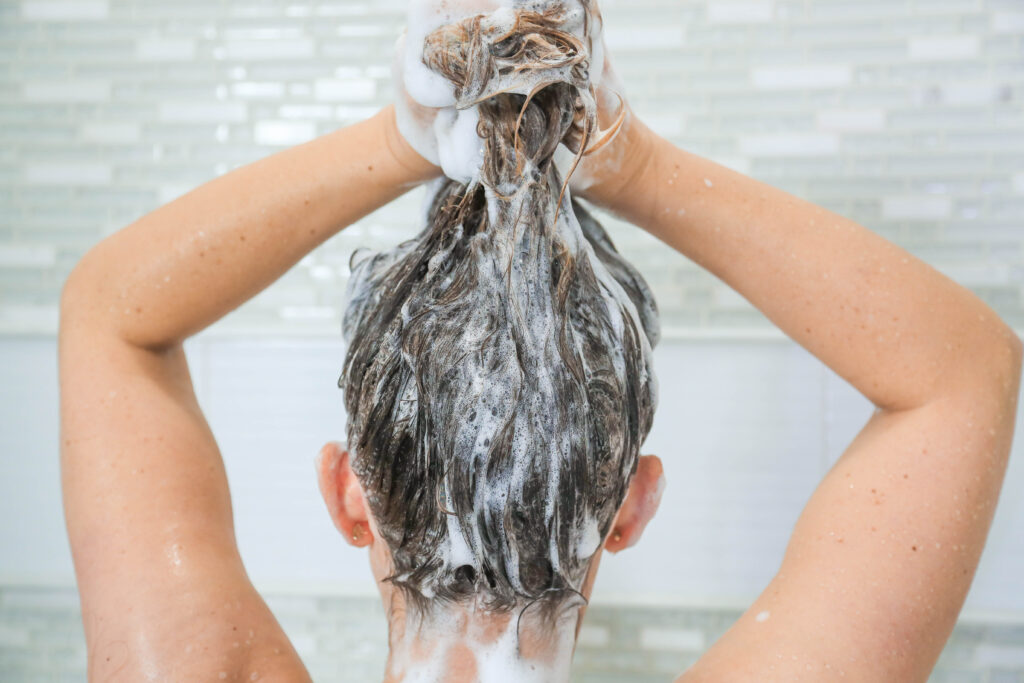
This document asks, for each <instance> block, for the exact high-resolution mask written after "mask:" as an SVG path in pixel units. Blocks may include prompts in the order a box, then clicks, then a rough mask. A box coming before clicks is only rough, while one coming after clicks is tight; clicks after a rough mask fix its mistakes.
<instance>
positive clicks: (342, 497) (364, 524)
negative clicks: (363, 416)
mask: <svg viewBox="0 0 1024 683" xmlns="http://www.w3.org/2000/svg"><path fill="white" fill-rule="evenodd" d="M316 470H317V479H318V481H319V484H320V493H321V495H322V496H323V498H324V503H326V505H327V512H328V514H329V515H330V516H331V521H333V522H334V526H335V528H337V529H338V531H339V532H341V535H342V536H344V538H345V540H346V541H347V542H348V543H349V545H353V546H356V547H359V548H361V547H364V546H367V545H370V543H372V542H373V534H372V532H371V531H370V525H369V520H368V517H367V513H366V505H365V502H364V499H363V492H362V489H361V488H360V487H359V481H358V479H357V478H356V476H355V473H354V472H353V471H352V468H351V466H350V463H349V453H348V451H347V449H346V448H345V445H344V444H341V443H338V442H336V441H331V442H329V443H327V444H325V445H324V447H323V448H321V449H320V453H319V454H318V455H317V457H316Z"/></svg>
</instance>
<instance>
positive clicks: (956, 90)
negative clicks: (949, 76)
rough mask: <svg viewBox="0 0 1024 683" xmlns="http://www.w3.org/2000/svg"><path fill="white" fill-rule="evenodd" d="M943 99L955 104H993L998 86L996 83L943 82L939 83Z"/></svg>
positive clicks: (947, 102)
mask: <svg viewBox="0 0 1024 683" xmlns="http://www.w3.org/2000/svg"><path fill="white" fill-rule="evenodd" d="M939 90H940V92H941V93H942V101H943V102H945V103H946V104H955V105H980V104H991V103H993V102H995V100H996V94H997V92H998V86H997V85H996V84H995V83H984V82H982V83H973V82H962V83H943V84H941V85H939Z"/></svg>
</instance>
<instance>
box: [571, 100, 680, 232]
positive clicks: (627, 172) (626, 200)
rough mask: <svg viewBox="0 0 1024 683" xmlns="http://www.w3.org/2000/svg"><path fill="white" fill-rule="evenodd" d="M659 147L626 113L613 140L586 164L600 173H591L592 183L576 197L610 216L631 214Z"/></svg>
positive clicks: (636, 120) (637, 119)
mask: <svg viewBox="0 0 1024 683" xmlns="http://www.w3.org/2000/svg"><path fill="white" fill-rule="evenodd" d="M660 147H661V146H660V145H659V144H658V143H657V135H656V134H655V133H654V131H652V130H651V129H650V128H648V127H647V126H646V125H645V124H644V123H643V121H641V120H640V119H639V118H638V117H637V116H636V115H635V114H634V113H633V111H632V110H631V109H627V114H626V120H625V121H624V122H623V124H622V128H621V129H620V130H619V132H618V134H617V135H616V137H615V139H614V140H613V141H612V142H611V144H609V145H608V146H607V147H606V148H605V149H602V150H598V151H597V152H595V153H594V155H593V157H591V159H590V160H589V161H588V165H589V166H590V167H592V168H595V169H600V172H599V173H594V174H593V175H594V178H593V180H592V182H590V183H589V185H587V187H586V188H585V189H583V190H582V191H580V192H578V193H577V194H579V195H580V196H581V197H583V198H585V199H587V200H589V201H591V202H593V203H594V204H597V205H598V206H601V207H603V208H605V209H607V210H609V211H611V212H613V213H616V214H619V215H623V214H625V213H631V207H632V206H633V205H634V204H636V200H637V199H638V197H639V196H642V195H643V194H644V192H645V183H646V178H647V176H648V172H649V170H650V169H651V167H653V166H654V164H655V161H656V158H655V153H656V151H657V150H658V149H660ZM624 217H625V216H624Z"/></svg>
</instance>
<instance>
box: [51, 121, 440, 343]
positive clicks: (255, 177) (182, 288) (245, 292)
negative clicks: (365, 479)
mask: <svg viewBox="0 0 1024 683" xmlns="http://www.w3.org/2000/svg"><path fill="white" fill-rule="evenodd" d="M392 121H393V108H392V107H390V106H389V107H387V108H385V109H383V110H381V112H379V113H378V114H377V115H375V116H374V117H372V118H370V119H368V120H366V121H361V122H359V123H356V124H353V125H350V126H347V127H345V128H341V129H339V130H336V131H334V132H332V133H328V134H326V135H323V136H320V137H318V138H316V139H314V140H311V141H309V142H307V143H305V144H302V145H298V146H296V147H292V148H289V149H286V150H283V151H281V152H278V153H276V154H273V155H271V156H268V157H265V158H263V159H260V160H258V161H255V162H253V163H250V164H248V165H246V166H242V167H240V168H237V169H235V170H233V171H231V172H229V173H227V174H225V175H223V176H220V177H218V178H215V179H213V180H211V181H209V182H207V183H206V184H204V185H201V186H199V187H198V188H196V189H194V190H192V191H191V192H189V193H187V194H185V195H183V196H182V197H179V198H178V199H176V200H174V201H172V202H170V203H169V204H166V205H164V206H162V207H160V208H159V209H157V210H155V211H153V212H152V213H149V214H147V215H145V216H143V217H142V218H140V219H138V220H137V221H135V222H134V223H132V224H130V225H128V226H127V227H125V228H124V229H122V230H120V231H119V232H117V233H115V234H114V235H112V236H110V237H108V238H107V239H105V240H103V241H102V242H100V243H99V244H98V245H96V246H95V247H94V248H93V249H91V250H90V251H89V253H88V254H86V256H85V257H84V258H83V259H82V261H81V262H80V264H79V266H78V267H77V268H76V269H75V271H74V272H73V273H72V275H71V277H70V278H69V281H68V282H69V285H71V284H73V285H74V286H73V287H70V289H73V290H75V291H74V294H75V296H65V310H64V311H63V312H62V313H63V315H64V316H65V317H71V318H87V319H88V320H89V321H90V325H92V326H94V327H95V326H103V327H105V328H107V329H109V330H110V331H112V332H114V333H116V334H117V335H118V336H119V337H120V338H122V339H125V340H126V341H129V342H131V343H133V344H135V345H137V346H142V347H151V348H159V347H164V346H167V345H170V344H173V343H175V342H180V341H182V340H184V339H185V338H187V337H188V336H190V335H192V334H194V333H195V332H198V331H199V330H201V329H203V328H204V327H206V326H207V325H209V324H210V323H212V322H214V321H216V320H217V319H219V318H220V317H222V316H223V315H225V314H226V313H228V312H229V311H231V310H232V309H234V308H236V307H237V306H239V305H240V304H241V303H243V302H244V301H246V300H247V299H249V298H251V297H252V296H254V295H255V294H256V293H257V292H259V291H260V290H262V289H264V288H265V287H266V286H268V285H269V284H270V283H272V282H273V281H274V280H276V279H277V278H278V277H280V276H281V275H282V274H284V273H285V272H286V271H287V270H288V269H289V268H291V267H292V266H293V265H295V263H297V262H298V261H299V260H300V259H301V258H302V257H303V256H305V255H306V254H307V253H309V252H310V251H311V250H312V249H314V248H315V247H316V246H317V245H319V244H321V243H322V242H324V241H325V240H327V239H328V238H329V237H331V236H332V235H334V234H335V233H337V232H338V231H340V230H341V229H342V228H344V227H345V226H347V225H349V224H351V223H352V222H354V221H356V220H358V219H359V218H361V217H363V216H365V215H366V214H368V213H370V212H372V211H374V210H375V209H377V208H379V207H380V206H382V205H384V204H386V203H387V202H389V201H391V200H393V199H395V198H396V197H398V196H399V195H401V194H403V193H404V192H406V191H408V190H409V189H410V188H412V187H414V186H415V185H417V184H418V183H420V182H422V181H423V180H425V179H427V178H429V177H431V176H432V175H433V174H434V172H435V168H434V167H432V166H431V165H430V164H428V163H427V162H426V161H424V160H423V159H422V158H420V157H419V156H418V155H416V154H415V153H414V152H412V150H411V148H409V147H408V145H407V144H405V143H404V142H403V141H402V140H401V139H400V138H398V137H397V136H396V135H395V134H394V126H393V125H392ZM65 289H66V290H67V289H69V287H66V288H65ZM66 294H67V292H66Z"/></svg>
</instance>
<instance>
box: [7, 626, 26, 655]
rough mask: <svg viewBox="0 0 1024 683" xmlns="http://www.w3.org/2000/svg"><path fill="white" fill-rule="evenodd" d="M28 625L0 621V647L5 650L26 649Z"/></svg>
mask: <svg viewBox="0 0 1024 683" xmlns="http://www.w3.org/2000/svg"><path fill="white" fill-rule="evenodd" d="M28 645H29V627H28V626H27V625H25V626H17V625H15V624H4V623H0V648H3V649H5V650H8V649H9V650H21V651H24V650H26V649H28Z"/></svg>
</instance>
